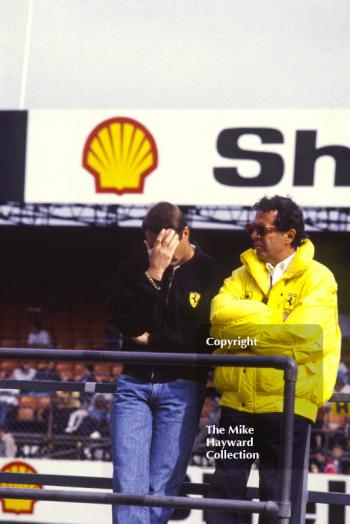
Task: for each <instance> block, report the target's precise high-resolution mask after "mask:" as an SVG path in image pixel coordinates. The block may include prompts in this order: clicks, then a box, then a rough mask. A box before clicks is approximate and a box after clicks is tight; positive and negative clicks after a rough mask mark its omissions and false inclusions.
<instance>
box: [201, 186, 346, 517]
mask: <svg viewBox="0 0 350 524" xmlns="http://www.w3.org/2000/svg"><path fill="white" fill-rule="evenodd" d="M254 209H255V211H256V214H255V217H254V220H253V222H252V223H250V224H247V226H246V230H247V233H248V235H249V236H250V238H251V240H252V242H253V243H254V247H253V249H249V250H247V251H245V252H244V253H243V254H242V255H241V261H242V264H243V265H242V266H241V267H240V268H238V269H236V270H235V271H233V273H232V276H231V277H230V278H228V279H226V280H225V282H224V285H223V287H222V288H221V290H220V293H219V294H218V295H217V296H216V297H215V298H214V300H213V303H212V309H211V322H212V330H211V335H212V337H213V339H214V340H215V339H217V340H223V339H224V340H234V341H235V342H238V341H241V340H242V339H245V340H246V341H247V340H248V341H249V340H250V341H251V343H250V344H249V345H248V346H246V348H245V350H244V351H243V352H242V348H241V347H240V345H239V344H238V343H237V344H236V345H235V344H233V345H231V349H230V350H228V349H227V347H228V346H225V347H223V348H222V349H220V348H219V349H218V351H217V352H218V353H227V352H228V351H229V352H230V353H231V354H242V353H243V354H245V355H258V356H275V355H284V356H289V357H293V358H294V359H295V360H296V361H297V364H298V379H297V384H296V399H295V418H294V440H293V478H292V503H295V502H296V499H297V496H298V489H297V488H298V486H301V485H302V474H303V471H302V470H303V463H304V456H305V449H306V444H307V437H308V431H309V426H310V423H311V422H312V421H314V420H315V417H316V413H317V407H318V406H321V405H322V404H324V403H325V402H326V401H327V400H328V399H329V398H330V396H331V395H332V393H333V388H334V384H335V380H336V373H337V369H338V364H339V356H340V341H341V337H340V330H339V327H338V322H337V284H336V282H335V280H334V277H333V274H332V273H331V272H330V271H329V269H327V268H326V267H325V266H324V265H322V264H320V263H318V262H316V261H315V260H313V255H314V247H313V244H312V243H311V241H310V240H308V239H307V238H306V235H305V233H304V219H303V214H302V211H301V209H300V208H299V207H298V206H297V204H296V203H295V202H293V200H291V199H290V198H285V197H281V196H274V197H272V198H268V197H264V198H262V199H261V200H260V201H259V202H257V204H255V206H254ZM248 337H250V338H249V339H248ZM323 370H325V373H323ZM215 385H216V387H217V389H218V390H219V391H220V392H221V393H222V397H221V406H222V407H221V418H220V422H219V426H220V428H221V429H222V430H224V431H225V434H224V437H223V438H224V439H225V438H226V439H227V438H228V437H227V435H228V430H229V428H239V427H242V426H243V427H245V428H249V430H251V431H252V436H253V444H254V451H256V452H257V453H258V454H259V470H260V500H278V496H279V489H280V471H279V468H280V453H281V435H282V427H283V416H282V413H281V412H282V410H283V389H284V382H283V372H282V371H279V370H275V369H265V368H264V369H253V368H244V367H235V368H230V367H218V368H217V369H216V372H215ZM239 425H241V426H239ZM225 449H226V450H227V453H229V452H233V453H234V452H235V451H237V449H236V448H227V447H226V448H225ZM247 451H251V448H247ZM250 455H251V456H252V455H253V454H252V453H250ZM233 456H237V455H233ZM253 456H254V455H253ZM253 461H254V460H253V458H249V459H248V458H245V457H238V458H237V459H234V460H232V459H230V460H229V459H226V458H219V459H218V460H217V462H216V472H215V475H214V478H213V482H212V484H211V488H210V490H209V496H210V497H214V498H229V499H244V498H245V496H246V483H247V479H248V476H249V470H250V468H251V466H252V463H253ZM292 514H293V510H292ZM207 522H208V524H217V523H218V522H220V524H236V523H238V522H239V516H238V515H237V514H231V513H225V512H222V511H219V510H210V511H208V512H207ZM259 522H260V523H262V522H263V523H267V522H268V523H269V524H270V523H273V524H275V523H276V522H278V519H277V518H271V517H269V518H267V517H266V516H264V517H263V516H262V517H261V518H260V521H259Z"/></svg>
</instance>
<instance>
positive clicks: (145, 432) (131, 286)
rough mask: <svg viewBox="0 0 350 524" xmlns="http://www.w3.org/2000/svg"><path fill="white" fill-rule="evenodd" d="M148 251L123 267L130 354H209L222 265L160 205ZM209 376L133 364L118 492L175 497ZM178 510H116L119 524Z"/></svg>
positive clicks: (146, 225)
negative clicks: (192, 240)
mask: <svg viewBox="0 0 350 524" xmlns="http://www.w3.org/2000/svg"><path fill="white" fill-rule="evenodd" d="M142 229H143V231H144V234H145V237H146V240H145V244H146V250H145V251H144V252H143V253H141V254H139V255H136V256H135V257H133V258H132V259H130V260H128V261H127V262H126V263H124V264H123V265H122V266H121V268H120V273H119V282H118V297H117V300H118V322H119V327H120V329H121V331H122V333H123V335H124V338H125V342H124V346H123V347H124V348H126V349H135V350H138V351H142V350H144V351H159V352H177V353H195V352H197V351H203V350H204V349H203V348H204V347H205V343H204V340H205V334H206V333H207V329H206V326H207V325H208V319H209V308H210V301H211V299H212V297H213V296H214V295H215V293H216V292H217V290H218V286H219V282H220V275H219V271H218V267H217V264H216V263H215V261H214V260H213V259H212V258H211V257H209V256H208V255H206V254H204V253H203V252H202V251H201V250H200V248H199V247H198V246H194V245H193V244H191V243H190V239H189V236H190V232H189V228H188V225H187V224H186V221H185V218H184V216H183V214H182V212H181V211H180V209H179V208H178V207H176V206H174V205H172V204H169V203H167V202H161V203H159V204H157V205H156V206H154V207H153V208H151V209H150V211H149V212H148V213H147V215H146V217H145V219H144V221H143V226H142ZM206 378H207V370H204V369H203V368H199V369H196V368H194V367H183V366H164V365H163V366H160V365H157V364H155V365H148V366H144V365H142V366H140V365H126V366H125V367H124V372H123V374H122V375H121V376H120V378H119V381H118V386H117V390H116V394H115V401H114V406H113V423H112V424H113V464H114V490H115V491H117V492H125V493H139V494H149V493H150V494H157V495H174V494H177V493H178V491H179V489H180V486H181V484H182V481H183V479H184V477H185V474H186V469H187V465H188V462H189V459H190V456H191V450H192V446H193V442H194V438H195V435H196V432H197V429H198V419H199V416H200V412H201V407H202V403H203V400H204V395H205V384H206ZM171 513H172V509H171V508H156V507H154V508H146V507H136V506H116V507H115V508H114V509H113V517H114V524H130V523H132V524H161V523H165V522H168V519H169V518H170V516H171Z"/></svg>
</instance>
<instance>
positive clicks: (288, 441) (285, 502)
mask: <svg viewBox="0 0 350 524" xmlns="http://www.w3.org/2000/svg"><path fill="white" fill-rule="evenodd" d="M297 374H298V366H297V364H296V362H295V361H293V360H290V365H289V367H288V368H287V369H285V371H284V397H283V400H284V412H283V420H284V424H283V438H282V450H281V457H282V468H281V474H280V479H281V484H280V486H281V487H280V500H279V502H280V507H281V510H282V511H281V516H280V517H279V523H280V524H289V523H290V519H291V492H292V474H293V441H294V405H295V385H296V380H297Z"/></svg>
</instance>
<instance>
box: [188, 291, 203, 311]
mask: <svg viewBox="0 0 350 524" xmlns="http://www.w3.org/2000/svg"><path fill="white" fill-rule="evenodd" d="M200 298H201V294H200V293H197V292H196V291H191V292H190V304H191V306H192V307H193V308H195V307H197V306H198V302H199V299H200Z"/></svg>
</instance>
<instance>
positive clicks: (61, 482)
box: [0, 472, 350, 506]
mask: <svg viewBox="0 0 350 524" xmlns="http://www.w3.org/2000/svg"><path fill="white" fill-rule="evenodd" d="M0 482H1V483H5V484H40V485H43V486H64V487H67V488H68V487H71V488H94V489H112V479H111V478H109V477H95V478H91V477H86V476H76V475H49V474H41V473H9V472H6V473H0ZM208 489H209V484H207V483H203V484H200V483H197V482H184V483H183V484H182V487H181V495H202V496H205V495H206V494H207V493H208ZM247 495H248V498H250V499H253V498H259V489H258V488H252V487H248V490H247ZM308 502H315V503H319V504H334V505H342V506H350V495H348V494H345V493H334V492H331V493H329V492H324V491H309V492H308Z"/></svg>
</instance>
